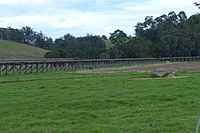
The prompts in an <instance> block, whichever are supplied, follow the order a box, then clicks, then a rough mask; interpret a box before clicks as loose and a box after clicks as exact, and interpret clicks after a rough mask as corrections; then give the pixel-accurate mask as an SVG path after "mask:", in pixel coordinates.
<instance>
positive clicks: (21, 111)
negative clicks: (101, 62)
mask: <svg viewBox="0 0 200 133" xmlns="http://www.w3.org/2000/svg"><path fill="white" fill-rule="evenodd" d="M178 75H186V76H191V77H190V78H184V79H162V80H147V81H146V80H145V81H140V80H134V78H138V77H150V76H151V75H150V74H147V73H114V74H78V73H73V72H71V73H67V72H66V73H65V72H63V73H46V74H34V75H20V76H14V75H13V76H4V77H0V132H2V133H31V132H33V133H43V132H45V133H47V132H48V133H57V132H64V133H191V132H193V131H194V128H195V125H196V121H197V117H198V114H199V111H200V88H199V86H200V73H179V74H178Z"/></svg>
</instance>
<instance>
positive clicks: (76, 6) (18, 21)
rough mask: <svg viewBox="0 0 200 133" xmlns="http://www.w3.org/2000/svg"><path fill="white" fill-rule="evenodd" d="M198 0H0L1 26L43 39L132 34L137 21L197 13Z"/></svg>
mask: <svg viewBox="0 0 200 133" xmlns="http://www.w3.org/2000/svg"><path fill="white" fill-rule="evenodd" d="M196 1H198V0H0V27H5V28H6V27H9V26H10V27H13V28H21V27H22V26H30V27H32V28H33V29H34V30H35V31H42V32H43V33H44V34H45V35H46V36H51V37H53V38H58V37H61V36H63V35H65V34H67V33H70V34H72V35H74V36H85V35H87V34H92V35H106V36H109V34H110V33H113V32H114V31H115V30H117V29H120V30H123V31H124V32H125V33H127V34H128V35H134V30H135V26H136V24H137V22H144V19H145V17H146V16H154V18H155V17H158V16H161V15H163V14H168V13H169V12H171V11H175V12H176V13H177V14H178V13H179V12H180V11H185V12H186V14H187V16H188V17H189V16H191V15H193V14H196V13H198V12H199V11H200V10H199V9H198V8H197V7H195V6H194V4H193V3H194V2H196Z"/></svg>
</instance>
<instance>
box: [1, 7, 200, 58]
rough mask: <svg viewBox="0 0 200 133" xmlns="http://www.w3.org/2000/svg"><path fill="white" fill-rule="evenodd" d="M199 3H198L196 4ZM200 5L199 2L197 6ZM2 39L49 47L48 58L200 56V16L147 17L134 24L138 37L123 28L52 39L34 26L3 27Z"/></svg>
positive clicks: (171, 15)
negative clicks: (103, 33) (97, 34)
mask: <svg viewBox="0 0 200 133" xmlns="http://www.w3.org/2000/svg"><path fill="white" fill-rule="evenodd" d="M196 4H198V3H196ZM197 6H198V5H197ZM0 33H1V34H0V35H1V38H2V39H5V40H12V41H16V42H22V43H26V44H28V45H32V46H36V47H40V48H44V49H48V50H50V52H48V53H47V54H46V55H45V57H46V58H77V59H91V58H95V59H96V58H147V57H181V56H199V55H200V41H199V38H200V15H199V14H195V15H192V16H191V17H189V18H188V17H187V15H186V13H185V12H184V11H181V12H180V13H178V14H176V13H175V12H173V11H172V12H170V13H168V14H167V15H166V14H164V15H161V16H159V17H156V18H154V17H153V16H147V17H146V18H145V21H144V22H139V23H137V25H136V26H135V36H129V35H127V34H126V33H124V32H123V31H122V30H116V31H114V32H113V33H111V34H110V36H109V38H107V37H106V36H105V35H103V36H94V35H89V34H88V35H86V36H84V37H75V36H73V35H71V34H66V35H64V36H63V37H60V38H57V39H55V40H54V41H53V39H52V38H51V37H46V36H45V35H44V34H43V33H42V32H36V31H33V29H32V28H31V27H27V26H26V27H22V29H14V28H11V27H9V28H0Z"/></svg>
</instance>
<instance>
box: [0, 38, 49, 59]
mask: <svg viewBox="0 0 200 133" xmlns="http://www.w3.org/2000/svg"><path fill="white" fill-rule="evenodd" d="M46 52H47V50H44V49H40V48H36V47H33V46H30V45H26V44H22V43H16V42H12V41H5V40H0V59H30V58H43V57H44V55H45V53H46Z"/></svg>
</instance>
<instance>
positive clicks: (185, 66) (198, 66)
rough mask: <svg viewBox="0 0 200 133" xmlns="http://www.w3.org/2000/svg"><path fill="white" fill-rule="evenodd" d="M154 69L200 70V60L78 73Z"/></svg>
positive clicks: (147, 70) (150, 70)
mask: <svg viewBox="0 0 200 133" xmlns="http://www.w3.org/2000/svg"><path fill="white" fill-rule="evenodd" d="M155 70H163V71H172V72H179V71H181V72H195V71H200V62H176V63H163V64H152V65H146V66H133V67H119V68H100V69H94V70H83V71H79V73H116V72H153V71H155Z"/></svg>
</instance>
